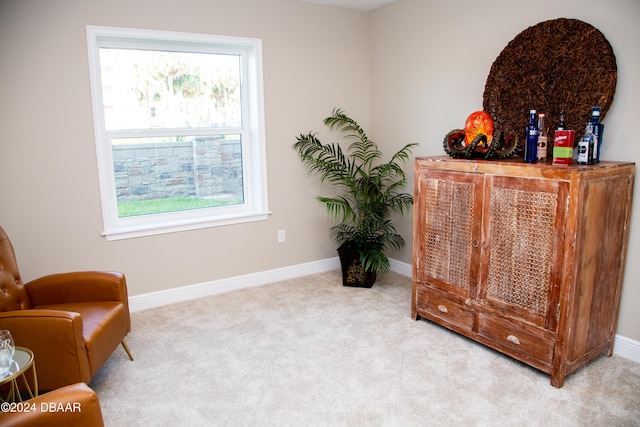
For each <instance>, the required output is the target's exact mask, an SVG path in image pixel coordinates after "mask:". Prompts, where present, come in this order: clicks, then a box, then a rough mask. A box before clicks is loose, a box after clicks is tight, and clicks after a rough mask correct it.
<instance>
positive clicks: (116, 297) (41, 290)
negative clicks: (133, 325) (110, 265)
mask: <svg viewBox="0 0 640 427" xmlns="http://www.w3.org/2000/svg"><path fill="white" fill-rule="evenodd" d="M24 286H25V289H26V290H27V293H28V295H29V299H30V300H31V306H32V307H38V306H42V305H52V304H65V303H77V302H95V301H118V302H122V303H124V305H125V307H126V308H127V311H128V310H129V301H128V295H127V281H126V278H125V276H124V274H122V273H119V272H108V271H75V272H70V273H59V274H50V275H47V276H43V277H40V278H38V279H35V280H32V281H30V282H28V283H25V285H24Z"/></svg>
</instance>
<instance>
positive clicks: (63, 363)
mask: <svg viewBox="0 0 640 427" xmlns="http://www.w3.org/2000/svg"><path fill="white" fill-rule="evenodd" d="M0 329H8V330H9V331H11V335H12V336H13V339H14V341H15V344H16V345H17V346H21V347H27V348H29V349H30V350H31V351H33V353H34V355H35V359H34V360H35V363H36V370H37V376H38V386H39V388H40V390H54V389H57V388H60V387H63V386H66V385H69V384H74V383H78V382H84V383H87V384H88V383H89V382H90V381H91V378H92V377H93V376H94V375H95V373H96V372H98V370H99V369H100V367H102V365H103V364H104V363H105V362H106V361H107V359H108V358H109V356H111V354H112V353H113V351H114V350H115V349H116V348H117V347H118V345H119V344H120V343H122V346H123V347H124V349H125V351H126V352H127V355H128V356H129V358H130V359H131V360H133V357H132V356H131V353H130V352H129V349H128V347H127V344H126V342H125V337H126V336H127V334H128V333H129V332H130V331H131V321H130V315H129V302H128V297H127V283H126V279H125V276H124V275H123V274H122V273H118V272H102V271H81V272H71V273H61V274H52V275H48V276H44V277H41V278H39V279H36V280H33V281H31V282H28V283H23V282H22V278H21V277H20V272H19V271H18V265H17V263H16V259H15V254H14V250H13V246H12V244H11V241H10V240H9V238H8V237H7V235H6V233H5V231H4V229H2V227H0Z"/></svg>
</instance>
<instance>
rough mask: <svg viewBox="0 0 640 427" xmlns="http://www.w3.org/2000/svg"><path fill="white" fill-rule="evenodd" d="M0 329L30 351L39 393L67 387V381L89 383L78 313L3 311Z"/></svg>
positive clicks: (81, 326) (60, 311)
mask: <svg viewBox="0 0 640 427" xmlns="http://www.w3.org/2000/svg"><path fill="white" fill-rule="evenodd" d="M0 329H9V330H10V331H11V335H12V336H13V340H14V341H15V344H16V345H17V346H20V347H26V348H28V349H30V350H31V351H33V353H34V354H35V363H36V370H37V372H38V383H39V387H40V389H41V390H51V389H53V388H56V384H57V385H59V384H61V383H62V384H69V382H68V379H69V378H76V380H75V381H76V382H86V383H88V382H89V381H90V380H91V368H90V366H89V358H88V355H87V348H86V346H85V341H84V338H83V321H82V316H81V315H80V314H78V313H74V312H69V311H62V310H46V309H31V310H14V311H5V312H2V313H0ZM44 355H46V357H43V356H44Z"/></svg>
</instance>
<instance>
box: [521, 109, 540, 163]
mask: <svg viewBox="0 0 640 427" xmlns="http://www.w3.org/2000/svg"><path fill="white" fill-rule="evenodd" d="M536 113H537V112H536V110H529V125H528V126H527V130H526V133H527V134H526V139H525V144H524V161H525V163H535V162H536V160H537V159H538V125H537V124H536V118H537V115H536Z"/></svg>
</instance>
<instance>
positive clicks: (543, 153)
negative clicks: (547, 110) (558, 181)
mask: <svg viewBox="0 0 640 427" xmlns="http://www.w3.org/2000/svg"><path fill="white" fill-rule="evenodd" d="M547 140H548V138H547V128H546V127H545V125H544V113H539V114H538V149H537V150H538V151H537V154H536V158H537V159H538V160H547Z"/></svg>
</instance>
